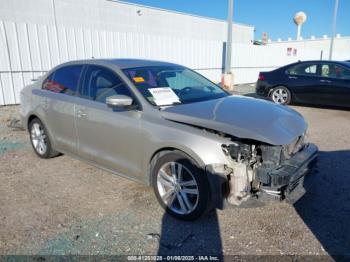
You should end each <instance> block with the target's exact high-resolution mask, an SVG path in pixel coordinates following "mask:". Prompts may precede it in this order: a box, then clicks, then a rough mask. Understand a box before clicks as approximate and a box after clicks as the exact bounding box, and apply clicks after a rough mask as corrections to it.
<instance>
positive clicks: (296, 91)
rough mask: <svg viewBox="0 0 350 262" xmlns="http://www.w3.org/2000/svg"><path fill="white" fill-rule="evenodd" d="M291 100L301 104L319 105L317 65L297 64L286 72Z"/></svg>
mask: <svg viewBox="0 0 350 262" xmlns="http://www.w3.org/2000/svg"><path fill="white" fill-rule="evenodd" d="M286 74H287V77H288V86H289V87H290V89H291V91H292V95H293V100H295V101H297V102H301V103H319V100H320V96H319V95H320V94H319V92H318V91H317V90H318V89H319V86H320V82H319V73H318V63H299V64H296V65H294V66H292V67H290V68H288V69H287V70H286Z"/></svg>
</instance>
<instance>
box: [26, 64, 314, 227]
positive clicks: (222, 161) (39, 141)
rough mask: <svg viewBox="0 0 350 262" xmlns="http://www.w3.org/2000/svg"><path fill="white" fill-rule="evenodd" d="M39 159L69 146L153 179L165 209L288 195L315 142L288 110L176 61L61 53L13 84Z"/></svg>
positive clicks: (127, 173) (91, 159) (293, 196)
mask: <svg viewBox="0 0 350 262" xmlns="http://www.w3.org/2000/svg"><path fill="white" fill-rule="evenodd" d="M20 114H21V117H22V122H23V123H24V125H25V127H26V129H27V130H28V132H29V137H30V141H31V144H32V147H33V149H34V152H35V153H36V154H37V155H38V156H39V157H41V158H52V157H56V156H59V155H61V154H66V155H70V156H72V157H74V158H77V159H80V160H82V161H85V162H87V163H89V164H91V165H94V166H96V167H99V168H102V169H104V170H107V171H110V172H111V173H114V174H117V175H120V176H123V177H127V178H130V179H132V180H134V181H138V182H141V183H144V184H147V185H150V186H152V187H153V189H154V192H155V195H156V197H157V199H158V201H159V203H160V205H161V206H162V207H163V208H164V209H165V210H166V211H167V212H168V213H170V214H171V215H173V216H175V217H177V218H180V219H184V220H193V219H196V218H198V217H200V216H202V215H203V214H205V213H206V212H208V211H210V210H212V209H213V208H219V209H224V208H226V207H229V206H237V207H243V206H246V205H248V204H250V203H257V202H264V201H267V200H271V199H272V200H279V201H282V200H287V201H290V202H295V201H297V200H298V199H299V198H300V197H301V196H302V195H303V193H304V192H305V189H304V178H305V177H306V176H310V175H312V174H311V173H312V169H313V167H314V166H315V163H316V159H317V151H318V149H317V147H316V146H315V145H313V144H311V143H307V142H306V141H305V135H306V131H307V123H306V122H305V120H304V118H303V117H302V116H301V115H300V114H299V113H297V112H296V111H294V110H292V109H290V108H288V107H285V106H281V105H276V104H273V103H271V102H268V101H263V100H258V99H254V98H249V97H243V96H232V95H230V94H229V93H227V92H226V91H225V90H223V89H221V88H220V87H219V86H217V85H215V84H214V83H212V82H211V81H209V80H208V79H206V78H205V77H203V76H202V75H200V74H198V73H197V72H195V71H193V70H190V69H188V68H186V67H184V66H181V65H177V64H173V63H166V62H159V61H150V60H139V59H92V60H81V61H73V62H68V63H65V64H62V65H59V66H57V67H55V68H54V69H52V70H51V71H49V72H48V73H46V74H45V75H44V76H43V77H41V78H40V79H39V80H37V81H36V82H34V83H33V84H31V85H29V86H27V87H25V88H24V89H23V90H22V91H21V110H20Z"/></svg>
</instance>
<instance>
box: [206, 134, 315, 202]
mask: <svg viewBox="0 0 350 262" xmlns="http://www.w3.org/2000/svg"><path fill="white" fill-rule="evenodd" d="M222 150H223V152H224V153H225V154H226V156H227V157H228V158H229V163H230V165H209V166H207V167H206V172H207V173H208V178H209V180H210V184H211V187H212V192H214V191H215V192H214V194H213V196H212V198H213V199H212V200H213V202H214V205H215V206H216V207H217V208H224V207H225V205H227V204H228V203H229V204H231V205H234V206H244V205H245V203H251V202H252V201H255V200H260V201H266V200H270V199H276V200H284V199H286V200H288V201H289V202H296V201H297V200H298V199H299V198H300V197H301V196H302V195H303V193H305V190H304V188H303V182H304V177H305V175H307V174H308V173H310V171H311V169H312V168H313V166H314V165H315V163H316V159H317V152H318V149H317V147H316V146H315V145H313V144H309V143H304V134H303V135H301V136H299V137H297V138H296V139H295V140H294V141H293V142H292V143H290V144H289V145H287V146H274V145H269V144H266V143H259V142H257V141H250V140H246V141H234V142H230V143H227V144H223V145H222ZM213 187H215V189H214V188H213Z"/></svg>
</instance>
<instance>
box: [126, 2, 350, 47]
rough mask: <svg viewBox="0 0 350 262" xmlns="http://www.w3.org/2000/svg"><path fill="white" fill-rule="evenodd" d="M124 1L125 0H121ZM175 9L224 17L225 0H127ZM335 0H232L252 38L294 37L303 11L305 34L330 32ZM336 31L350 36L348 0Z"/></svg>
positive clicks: (236, 17)
mask: <svg viewBox="0 0 350 262" xmlns="http://www.w3.org/2000/svg"><path fill="white" fill-rule="evenodd" d="M124 1H125V0H124ZM125 2H131V3H136V4H142V5H147V6H153V7H158V8H163V9H168V10H174V11H178V12H184V13H190V14H195V15H200V16H207V17H213V18H218V19H226V18H227V3H228V0H127V1H125ZM334 3H335V0H234V8H233V9H234V17H233V19H234V21H235V22H238V23H244V24H249V25H253V26H254V27H255V30H256V31H255V39H256V40H259V39H261V35H262V32H267V33H268V37H269V38H271V39H272V40H277V39H278V38H281V39H282V40H287V38H288V37H292V38H293V39H294V38H296V26H295V24H294V23H293V17H294V14H295V13H297V12H299V11H303V12H305V13H306V15H307V21H306V23H305V24H304V25H303V27H302V33H301V35H302V36H303V37H304V38H310V37H311V36H316V37H322V36H323V35H328V36H330V35H331V33H332V17H333V10H334ZM337 33H339V34H341V35H342V36H350V0H339V10H338V16H337Z"/></svg>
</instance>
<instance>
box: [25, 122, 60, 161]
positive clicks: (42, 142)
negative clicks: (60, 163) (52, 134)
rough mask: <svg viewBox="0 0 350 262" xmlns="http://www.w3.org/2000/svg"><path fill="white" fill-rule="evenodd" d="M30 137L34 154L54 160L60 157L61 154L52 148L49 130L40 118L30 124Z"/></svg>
mask: <svg viewBox="0 0 350 262" xmlns="http://www.w3.org/2000/svg"><path fill="white" fill-rule="evenodd" d="M29 136H30V142H31V144H32V147H33V149H34V152H35V153H36V154H37V155H38V156H39V157H41V158H52V157H55V156H58V155H59V152H57V151H56V150H54V149H53V148H52V145H51V141H50V138H49V136H48V133H47V130H46V128H45V126H44V125H43V123H42V122H41V121H40V120H39V119H38V118H34V119H33V120H32V121H31V122H30V123H29Z"/></svg>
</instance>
